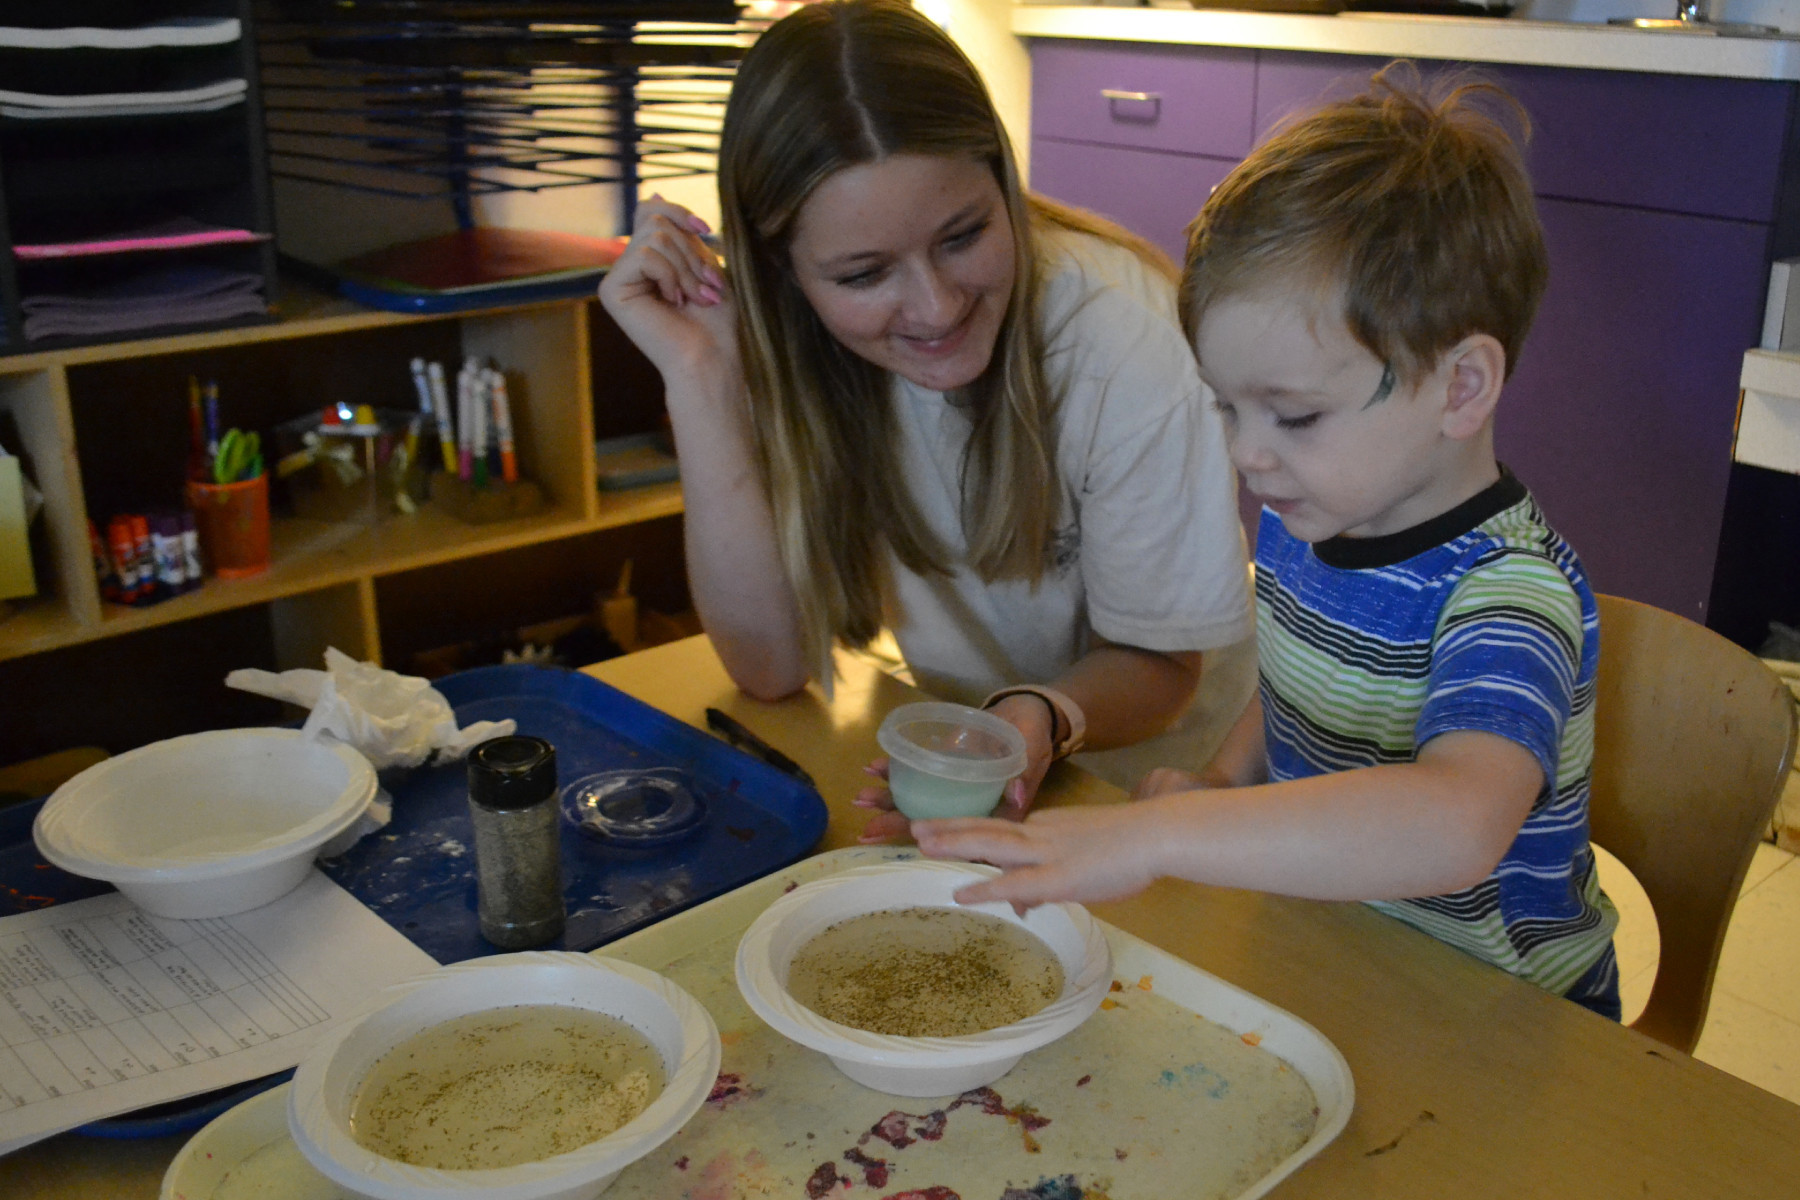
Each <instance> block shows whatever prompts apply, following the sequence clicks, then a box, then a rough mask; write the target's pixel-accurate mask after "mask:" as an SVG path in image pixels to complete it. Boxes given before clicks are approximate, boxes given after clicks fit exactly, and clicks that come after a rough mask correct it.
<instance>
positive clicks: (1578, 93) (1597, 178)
mask: <svg viewBox="0 0 1800 1200" xmlns="http://www.w3.org/2000/svg"><path fill="white" fill-rule="evenodd" d="M1385 61H1386V60H1385V59H1380V58H1370V57H1366V56H1361V55H1346V54H1303V53H1291V52H1286V51H1264V52H1262V55H1261V58H1260V60H1259V62H1258V66H1257V79H1256V114H1255V130H1256V136H1257V137H1258V138H1260V137H1263V136H1265V135H1266V134H1267V133H1268V131H1269V129H1270V128H1271V127H1272V126H1273V125H1274V124H1275V123H1277V122H1278V121H1280V120H1281V119H1282V118H1283V117H1285V116H1287V115H1289V114H1291V113H1294V112H1296V111H1302V110H1304V109H1307V108H1310V107H1312V106H1314V105H1316V104H1318V103H1319V102H1320V101H1321V100H1323V99H1329V98H1332V97H1337V96H1343V95H1345V94H1348V93H1353V92H1355V91H1357V90H1359V89H1360V88H1361V86H1362V85H1363V83H1364V82H1365V81H1366V80H1367V79H1368V77H1369V75H1370V74H1371V73H1372V72H1374V71H1376V70H1379V69H1380V68H1381V66H1382V65H1383V64H1384V62H1385ZM1421 66H1423V67H1424V68H1425V70H1426V71H1428V72H1430V73H1437V72H1442V71H1446V70H1455V69H1458V66H1459V64H1455V63H1442V62H1436V63H1423V64H1421ZM1476 71H1477V72H1478V74H1479V75H1480V76H1482V77H1485V78H1488V79H1491V80H1493V81H1495V82H1497V83H1499V84H1501V85H1503V86H1504V87H1505V88H1506V89H1507V90H1508V91H1510V92H1511V93H1512V94H1513V95H1514V96H1516V97H1517V98H1518V100H1519V101H1520V103H1522V104H1523V105H1524V106H1525V109H1526V111H1527V112H1528V113H1530V114H1531V124H1532V138H1531V142H1530V144H1529V146H1528V147H1527V149H1526V161H1527V162H1528V163H1529V165H1530V168H1531V178H1532V184H1533V186H1534V187H1535V188H1536V190H1537V193H1538V195H1540V196H1555V197H1560V198H1563V199H1569V200H1591V201H1596V202H1599V203H1603V204H1624V205H1630V206H1632V207H1634V208H1653V209H1660V210H1663V211H1666V212H1681V213H1695V214H1699V215H1702V216H1710V217H1730V218H1734V219H1736V220H1740V221H1762V222H1769V221H1772V220H1774V217H1775V203H1776V191H1777V188H1778V186H1779V182H1780V170H1781V160H1782V157H1783V149H1784V146H1785V143H1786V141H1787V139H1788V137H1789V133H1788V108H1789V104H1790V102H1791V99H1792V96H1793V87H1794V85H1792V84H1789V83H1781V82H1771V81H1765V80H1752V79H1714V78H1707V77H1701V76H1692V75H1647V74H1641V73H1638V72H1631V71H1581V70H1574V69H1566V68H1556V67H1523V66H1480V67H1477V68H1476Z"/></svg>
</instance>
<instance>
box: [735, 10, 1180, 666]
mask: <svg viewBox="0 0 1800 1200" xmlns="http://www.w3.org/2000/svg"><path fill="white" fill-rule="evenodd" d="M896 154H923V155H935V156H945V157H953V158H967V159H971V160H974V161H978V162H982V163H985V164H987V165H988V166H989V167H990V168H991V169H992V170H993V172H994V177H995V179H996V181H997V182H998V184H999V187H1000V192H1001V195H1002V196H1003V198H1004V202H1005V208H1006V215H1007V218H1008V220H1009V222H1010V225H1011V229H1012V241H1013V253H1014V261H1015V264H1016V269H1015V271H1014V280H1013V288H1012V294H1011V296H1010V298H1009V301H1008V304H1007V309H1006V314H1005V316H1004V318H1003V319H1002V322H1001V326H1000V330H999V334H998V337H997V339H996V343H995V349H994V355H993V358H992V360H991V361H990V362H989V364H988V368H987V370H986V371H984V372H983V373H982V375H981V376H980V377H979V378H977V379H976V380H975V381H974V382H972V383H971V384H969V385H968V386H967V387H965V388H963V389H961V391H960V392H959V393H958V394H956V395H954V396H953V397H951V399H952V400H953V401H954V402H955V403H956V404H957V405H958V407H959V408H960V410H961V411H962V412H964V413H965V414H966V415H967V417H968V420H969V425H970V429H969V440H968V444H967V447H966V449H965V451H964V455H963V462H962V478H961V489H962V525H963V531H964V535H965V536H966V538H967V540H968V544H969V558H970V561H971V564H972V566H973V567H974V569H975V570H976V571H977V572H978V573H979V574H980V575H981V577H982V578H984V579H998V578H1006V577H1011V578H1023V579H1027V580H1031V581H1033V582H1035V581H1036V580H1038V579H1039V578H1041V577H1042V574H1043V570H1044V566H1045V559H1046V553H1047V547H1048V544H1049V539H1050V535H1051V533H1052V526H1053V524H1054V522H1055V521H1056V519H1057V515H1058V500H1057V486H1056V485H1057V477H1056V464H1055V458H1054V433H1055V416H1056V399H1055V397H1053V396H1052V395H1051V394H1050V389H1049V387H1048V385H1047V384H1046V382H1045V379H1044V373H1043V365H1042V360H1043V335H1042V332H1041V330H1040V328H1039V322H1038V320H1037V314H1038V300H1039V294H1040V290H1041V286H1042V282H1041V280H1040V277H1039V275H1040V272H1039V262H1040V259H1041V253H1040V251H1039V248H1038V239H1039V236H1040V234H1041V230H1042V227H1044V226H1051V227H1064V228H1071V229H1080V230H1085V231H1089V232H1096V233H1106V234H1109V235H1110V231H1111V230H1112V227H1110V226H1108V225H1106V223H1104V222H1101V221H1099V220H1098V219H1097V218H1093V217H1090V216H1087V215H1086V214H1081V213H1078V212H1076V211H1074V210H1070V209H1066V208H1063V207H1062V206H1060V205H1054V204H1050V203H1048V202H1044V201H1040V200H1037V199H1035V198H1032V199H1028V198H1027V196H1026V194H1025V192H1024V189H1023V187H1022V186H1021V184H1020V181H1019V176H1018V169H1017V167H1016V166H1015V164H1014V161H1013V154H1012V148H1011V145H1010V144H1009V142H1008V141H1007V137H1006V132H1005V130H1004V129H1003V128H1002V127H1001V124H1000V119H999V116H998V115H997V114H996V112H995V111H994V106H993V103H992V101H991V100H990V99H989V97H988V94H987V90H986V88H985V87H984V86H983V85H982V82H981V77H980V75H979V74H978V73H977V72H976V70H975V67H974V66H973V65H972V64H971V63H970V62H969V60H968V58H967V57H966V56H964V54H963V53H962V51H961V50H960V49H958V47H957V46H956V44H955V43H954V42H952V41H951V40H950V38H949V37H948V36H947V35H946V34H945V33H944V32H943V31H942V30H940V29H939V28H938V27H937V26H935V25H933V24H932V23H931V22H930V21H928V20H926V19H925V18H924V17H922V16H920V15H919V14H918V13H916V12H915V11H913V9H912V8H911V7H910V6H909V5H907V4H905V3H902V2H899V0H823V2H821V3H816V4H811V5H808V6H807V7H805V8H802V9H799V10H798V11H796V12H794V13H793V14H791V15H789V16H788V17H785V18H783V19H782V20H781V21H778V22H776V24H774V25H773V26H771V27H770V28H769V30H768V31H767V32H765V33H764V34H763V35H762V37H761V38H759V39H758V40H757V42H756V44H755V45H754V46H752V47H751V49H750V51H749V52H748V54H747V55H746V56H745V58H744V60H743V63H742V64H741V65H740V66H739V68H738V72H737V78H736V82H735V83H734V85H733V87H732V92H731V99H730V102H729V104H728V106H727V110H726V115H725V127H724V131H723V134H722V137H721V140H720V147H719V194H720V200H721V207H722V217H723V222H722V224H723V229H722V233H723V237H724V243H725V259H726V261H727V262H728V263H729V264H730V268H731V275H732V286H733V288H734V290H735V291H736V293H737V296H738V310H737V311H738V345H739V352H740V354H741V356H742V358H743V366H744V374H745V381H746V384H747V386H748V392H749V403H750V411H751V419H752V427H753V429H754V433H755V441H756V454H757V459H758V466H759V467H760V469H761V471H762V477H763V483H764V487H765V489H766V492H767V494H768V497H769V502H770V507H771V509H772V511H773V514H774V520H775V529H776V538H777V542H778V548H779V550H780V554H781V560H782V565H783V568H784V570H785V572H786V574H787V578H788V580H789V583H790V584H791V586H792V588H793V592H794V595H795V598H796V600H797V601H798V604H799V609H800V627H801V634H802V637H803V638H804V639H805V651H806V653H807V656H808V664H809V666H810V667H812V669H813V670H814V671H815V672H817V673H819V674H820V676H821V677H822V678H823V677H828V673H829V670H830V661H831V660H830V648H831V643H832V640H833V639H834V638H837V639H841V640H843V641H845V642H847V643H849V644H851V645H857V646H860V645H863V644H866V643H867V642H868V641H869V640H870V639H871V638H873V637H874V636H875V634H876V633H877V632H879V630H880V628H881V618H882V612H881V607H882V606H881V598H882V570H883V554H882V549H883V544H884V543H885V544H886V545H887V546H891V547H892V549H893V552H894V554H895V556H896V557H897V558H898V559H899V561H900V562H901V563H902V564H904V565H905V566H906V567H907V568H908V569H910V570H913V571H916V572H920V573H931V572H935V573H947V572H948V571H949V570H950V569H951V566H952V564H951V563H950V562H948V561H947V554H946V550H945V548H944V547H943V546H942V545H940V544H939V542H938V539H937V538H935V537H934V536H933V535H932V533H931V531H930V529H929V528H928V527H927V525H926V522H925V520H924V517H923V515H922V514H921V513H920V512H919V511H918V508H917V506H916V505H915V504H914V503H913V500H912V496H911V493H910V491H909V488H908V482H907V480H906V479H905V477H904V476H903V475H902V473H901V472H900V471H899V470H898V469H897V467H898V463H897V461H896V460H895V458H894V453H893V450H894V447H895V446H896V444H897V441H898V435H897V431H896V428H895V424H894V416H893V411H892V406H891V403H890V393H891V386H892V380H891V377H890V376H889V375H888V373H887V372H885V371H884V370H882V369H881V368H879V367H877V366H875V365H874V364H873V363H870V362H868V361H867V360H865V359H863V358H862V357H860V356H858V355H857V354H856V353H855V352H853V351H851V350H850V349H848V348H847V347H845V346H843V345H842V344H841V343H839V342H838V341H837V339H836V338H835V337H833V336H832V334H831V333H830V332H829V331H828V330H827V329H826V328H825V326H824V324H823V323H822V322H821V321H820V320H819V318H818V316H817V315H816V314H815V313H814V311H813V308H812V305H811V304H810V303H809V302H808V301H807V299H806V297H805V296H804V295H803V294H802V293H801V291H800V288H799V286H798V284H797V283H796V281H795V280H794V278H793V274H792V271H791V270H790V266H789V261H788V244H789V241H790V239H791V237H792V235H793V231H794V226H795V222H796V220H797V218H798V215H799V212H800V209H801V207H802V205H804V204H805V202H806V200H807V198H808V197H809V196H811V195H812V193H813V191H814V189H816V188H817V187H818V186H819V185H820V184H821V183H822V182H824V181H825V179H827V178H828V177H830V176H831V175H832V174H834V173H835V172H837V171H840V170H843V169H844V168H846V167H851V166H857V165H861V164H864V163H871V162H877V161H880V160H882V159H885V158H887V157H889V156H892V155H896ZM1125 240H1130V239H1128V238H1126V239H1125ZM1132 244H1133V245H1134V246H1136V247H1140V248H1141V250H1148V248H1147V247H1144V246H1143V245H1142V243H1138V242H1133V243H1132ZM1148 252H1149V253H1151V254H1154V253H1155V251H1148ZM1165 261H1166V260H1165ZM1170 274H1171V275H1172V274H1173V270H1172V268H1171V269H1170Z"/></svg>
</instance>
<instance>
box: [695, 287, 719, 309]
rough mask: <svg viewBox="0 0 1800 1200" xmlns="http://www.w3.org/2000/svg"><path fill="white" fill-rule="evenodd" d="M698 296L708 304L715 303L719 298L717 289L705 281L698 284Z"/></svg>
mask: <svg viewBox="0 0 1800 1200" xmlns="http://www.w3.org/2000/svg"><path fill="white" fill-rule="evenodd" d="M699 296H700V298H701V299H702V300H704V301H706V302H707V303H708V304H717V303H718V302H719V300H720V299H721V297H720V295H719V289H718V288H716V287H713V286H711V285H710V284H705V283H703V284H701V285H700V291H699Z"/></svg>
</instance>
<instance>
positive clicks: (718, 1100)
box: [706, 1071, 762, 1109]
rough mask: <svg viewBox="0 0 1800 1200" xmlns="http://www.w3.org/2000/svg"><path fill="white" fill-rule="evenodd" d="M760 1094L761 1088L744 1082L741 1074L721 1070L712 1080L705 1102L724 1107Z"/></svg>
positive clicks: (719, 1107) (752, 1098)
mask: <svg viewBox="0 0 1800 1200" xmlns="http://www.w3.org/2000/svg"><path fill="white" fill-rule="evenodd" d="M760 1095H762V1089H761V1088H759V1087H751V1086H750V1085H749V1084H748V1083H745V1082H744V1077H743V1076H742V1075H738V1074H735V1073H732V1072H725V1071H721V1072H720V1073H719V1077H718V1078H717V1079H715V1080H713V1085H712V1091H710V1092H708V1093H707V1095H706V1102H707V1104H709V1105H711V1106H712V1107H713V1108H717V1109H726V1108H730V1107H731V1106H732V1105H734V1104H740V1103H742V1102H743V1101H745V1100H754V1099H756V1098H757V1097H758V1096H760Z"/></svg>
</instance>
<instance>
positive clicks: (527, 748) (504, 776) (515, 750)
mask: <svg viewBox="0 0 1800 1200" xmlns="http://www.w3.org/2000/svg"><path fill="white" fill-rule="evenodd" d="M555 794H556V747H555V746H552V745H551V744H550V743H549V742H546V741H545V740H544V739H543V738H536V737H523V736H515V737H497V738H490V739H488V740H487V741H485V742H483V743H481V745H479V746H477V747H475V749H473V750H471V751H469V799H471V800H473V801H474V802H475V803H477V804H479V805H481V806H482V807H483V808H498V809H510V808H530V807H531V806H532V805H534V804H538V803H541V802H542V801H544V800H547V799H548V798H550V797H551V796H553V795H555Z"/></svg>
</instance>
